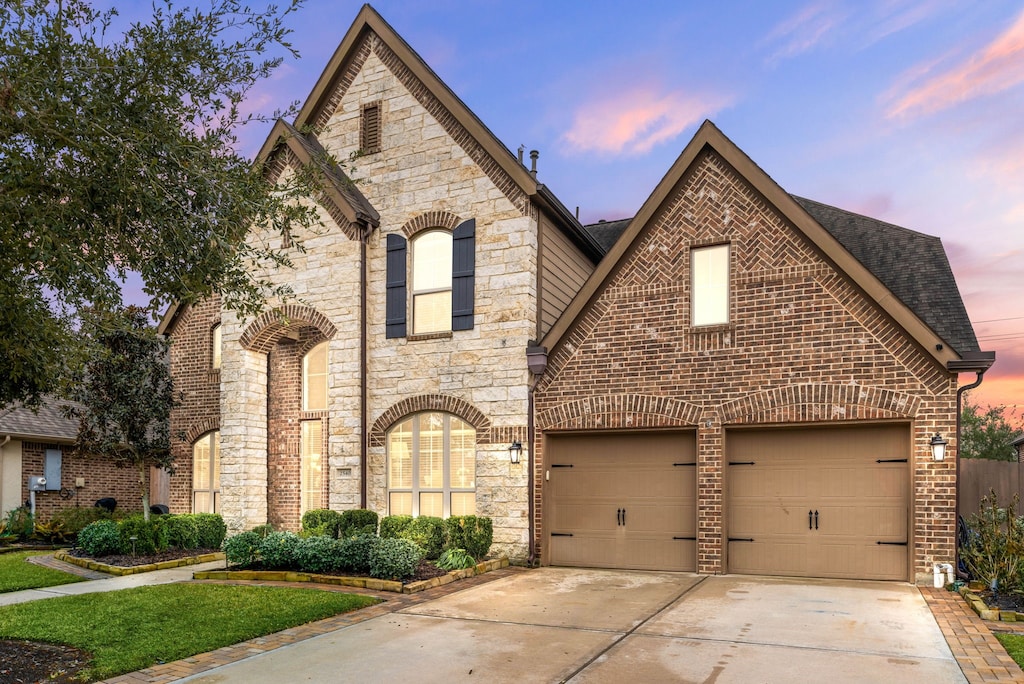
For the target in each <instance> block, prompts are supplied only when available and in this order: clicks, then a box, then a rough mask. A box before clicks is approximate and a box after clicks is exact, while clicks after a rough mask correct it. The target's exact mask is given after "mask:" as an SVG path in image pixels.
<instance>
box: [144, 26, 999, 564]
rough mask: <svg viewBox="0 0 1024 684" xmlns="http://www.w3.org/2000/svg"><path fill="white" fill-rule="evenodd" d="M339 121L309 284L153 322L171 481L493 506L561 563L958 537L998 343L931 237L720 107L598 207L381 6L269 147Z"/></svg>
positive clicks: (255, 506) (924, 556)
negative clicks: (765, 166) (971, 314)
mask: <svg viewBox="0 0 1024 684" xmlns="http://www.w3.org/2000/svg"><path fill="white" fill-rule="evenodd" d="M300 130H311V131H312V133H306V134H302V133H300V132H299V131H300ZM321 149H326V150H328V151H330V152H331V153H332V154H334V155H336V156H337V157H339V158H346V157H348V156H349V155H350V154H351V153H354V152H361V154H362V156H361V157H360V158H359V159H358V160H357V163H356V165H355V166H356V170H354V171H351V175H352V176H353V179H354V180H355V181H356V182H355V183H354V184H353V183H352V182H350V179H348V178H346V177H343V176H342V175H341V174H340V172H338V171H336V170H330V169H328V170H324V174H325V178H326V179H327V180H328V184H327V185H328V187H327V188H326V190H325V192H324V193H323V195H322V196H321V197H318V198H314V199H315V200H316V201H317V203H318V206H319V207H320V209H321V210H322V211H321V216H322V220H323V228H322V229H321V230H318V231H316V232H315V234H310V235H300V236H296V239H297V240H302V241H303V243H304V246H305V250H304V251H301V252H300V251H297V250H296V251H294V252H293V253H292V254H291V256H292V260H293V262H294V268H293V269H286V270H280V271H274V272H268V273H265V274H261V275H265V276H266V277H267V278H269V279H270V280H271V281H273V282H277V283H282V282H287V283H288V284H290V285H291V286H292V288H293V289H294V291H295V293H296V295H297V297H298V299H297V300H296V301H292V302H290V303H288V304H286V305H284V306H283V307H280V308H279V309H278V310H276V311H268V312H267V313H266V314H264V315H262V316H260V317H258V318H256V319H255V320H239V319H238V318H237V317H235V316H234V314H233V313H232V312H230V311H227V310H221V307H220V305H219V302H217V301H208V302H205V303H203V304H201V305H196V306H182V307H174V308H172V309H171V311H169V312H168V314H167V316H166V317H165V319H164V321H163V324H162V329H163V330H164V332H165V333H167V334H168V335H170V337H171V338H172V341H173V344H172V348H171V365H172V373H173V374H174V377H175V382H176V383H177V386H178V388H179V389H181V390H183V391H184V392H185V395H186V402H185V403H184V405H183V406H182V407H181V408H180V409H179V410H178V411H177V412H176V414H175V416H174V418H173V419H172V422H173V423H174V425H173V426H172V427H173V428H174V431H175V432H178V431H182V432H184V433H185V434H186V440H185V441H184V442H182V443H180V444H178V445H176V447H175V448H176V456H177V462H178V471H179V475H176V476H175V477H174V478H172V479H171V483H170V503H171V506H172V509H173V510H181V511H184V510H219V511H220V512H222V513H223V514H224V515H225V518H226V520H227V522H228V525H229V527H230V528H231V530H232V531H239V530H242V529H245V528H248V527H252V526H253V525H256V524H260V523H263V522H271V523H272V524H274V525H277V526H279V527H284V528H292V529H294V528H296V527H297V526H298V523H299V519H300V516H301V514H302V512H303V511H305V510H309V509H311V508H319V507H323V506H329V507H331V508H335V509H344V508H352V507H360V506H365V507H369V508H372V509H374V510H376V511H378V512H379V513H381V514H382V515H384V514H389V513H391V514H394V513H411V514H413V515H428V514H429V515H441V516H446V515H454V514H459V513H477V514H480V515H487V516H491V517H492V518H493V519H494V523H495V539H496V549H495V550H496V551H498V552H501V553H507V554H509V555H511V556H512V557H514V558H516V559H518V560H527V559H528V558H529V559H531V560H539V561H540V562H543V563H557V564H578V565H594V566H611V567H641V568H644V567H648V568H660V569H679V570H696V571H699V572H705V573H715V572H758V573H761V572H765V573H775V574H786V575H809V576H851V577H859V576H877V577H888V578H892V579H913V578H915V577H918V576H923V574H924V573H925V572H926V571H930V563H932V562H935V561H948V560H950V559H951V558H952V554H953V528H954V522H955V520H954V517H955V516H954V511H955V481H956V471H955V463H956V460H955V457H954V455H953V453H952V450H953V449H955V431H956V428H955V426H956V420H955V416H956V402H957V397H956V389H957V372H958V371H968V370H970V371H977V372H983V371H984V369H985V368H987V367H988V365H990V364H991V362H992V355H990V354H988V355H986V354H981V353H979V352H978V349H977V342H976V340H975V338H974V335H973V331H971V328H970V323H969V321H968V320H967V318H966V314H965V313H964V309H963V305H962V303H961V301H960V297H959V294H958V293H957V291H956V285H955V283H954V281H953V278H952V274H951V273H950V271H949V266H948V263H947V262H946V259H945V255H944V254H943V253H942V248H941V245H940V244H939V243H938V240H936V239H934V238H927V236H922V235H920V234H918V233H912V231H905V230H904V229H900V228H897V227H894V226H888V225H887V224H881V223H880V222H876V221H872V220H871V219H866V218H865V217H858V216H856V215H852V214H847V213H845V212H841V211H840V210H836V209H833V208H831V207H827V206H825V205H820V204H816V203H813V202H809V201H806V200H800V199H796V198H793V197H791V196H790V195H788V194H786V193H785V192H783V191H782V190H781V189H780V188H778V186H777V185H775V184H774V183H773V182H772V181H771V179H770V178H768V176H767V175H765V174H764V172H762V171H761V170H760V169H759V168H757V167H756V166H755V165H754V164H753V163H752V162H751V161H750V160H749V159H748V158H747V157H746V156H745V155H744V154H743V153H742V152H741V151H740V150H738V149H737V148H736V147H735V146H734V145H733V144H732V143H731V142H729V141H728V140H727V139H726V138H725V137H724V136H723V135H722V134H721V133H720V132H718V130H717V129H716V128H714V126H712V125H710V124H705V126H704V127H702V128H701V130H700V131H699V132H698V133H697V135H696V137H695V138H694V140H693V141H692V142H691V143H690V144H689V145H688V146H687V148H686V150H685V151H684V152H683V154H682V155H681V156H680V158H679V160H678V161H677V163H676V164H675V165H674V166H673V168H672V169H670V170H669V172H668V174H667V175H666V176H665V178H664V179H663V181H662V182H661V183H660V184H659V186H658V187H657V188H656V189H655V191H654V193H653V194H652V196H651V198H650V199H649V200H648V201H647V203H645V205H644V206H643V208H642V209H641V211H640V212H639V213H638V215H637V216H636V217H635V218H633V219H632V220H631V221H620V222H611V223H602V224H597V225H594V226H581V225H580V224H579V223H578V221H577V220H576V219H575V217H574V216H573V215H572V214H571V213H570V212H568V211H567V210H566V209H565V207H564V206H563V205H562V204H561V203H560V202H559V201H558V200H557V199H556V198H555V197H554V196H553V195H552V194H551V192H550V191H549V190H548V189H547V188H545V187H544V186H543V185H541V184H539V183H538V182H537V180H536V177H535V173H531V171H530V170H529V169H527V168H526V166H525V165H524V163H523V160H522V156H521V155H520V156H519V157H518V158H517V157H516V156H515V155H513V154H512V153H511V152H510V151H509V150H508V149H507V148H505V147H504V146H503V145H502V144H501V143H500V142H499V141H498V140H497V139H496V138H495V137H494V136H493V134H491V133H490V131H488V130H487V128H486V127H485V126H484V125H483V124H482V123H481V122H480V121H479V120H478V119H477V118H476V117H475V116H474V115H473V113H472V112H471V111H469V109H468V108H467V107H466V106H465V105H464V104H463V103H462V102H461V101H460V100H459V99H458V98H457V97H456V96H455V95H454V94H453V93H452V92H451V91H450V90H449V89H448V88H447V87H446V86H445V85H444V84H443V83H442V82H441V81H440V80H439V79H438V77H437V76H436V74H434V73H433V72H432V71H431V70H430V69H429V67H427V65H426V64H424V63H423V61H422V60H421V59H420V58H419V56H418V55H416V53H415V52H413V50H412V49H411V48H410V47H409V46H408V45H407V44H406V43H405V42H404V41H403V40H402V39H401V37H399V36H398V35H397V34H396V33H395V32H394V31H393V29H391V27H390V26H388V25H387V24H386V23H385V22H384V21H383V19H381V17H380V16H379V15H377V14H376V12H374V11H373V9H372V8H369V7H368V6H366V7H364V8H363V9H362V10H361V11H360V13H359V15H358V17H357V18H356V21H355V23H354V24H353V26H352V27H351V28H350V29H349V31H348V33H347V34H346V35H345V37H344V39H343V40H342V42H341V45H340V46H339V47H338V50H337V51H336V52H335V54H334V56H333V58H332V59H331V62H330V63H329V64H328V66H327V68H326V69H325V71H324V73H323V75H322V76H321V77H320V79H319V81H318V82H317V84H316V86H315V87H314V89H313V91H312V93H311V94H310V96H309V98H308V99H307V101H306V104H305V105H304V106H303V108H302V110H301V112H300V114H299V116H298V118H297V120H296V121H295V122H294V125H289V124H285V123H283V122H280V123H279V124H278V125H277V127H276V128H275V130H274V131H273V132H272V134H271V135H270V137H269V138H268V140H267V143H266V144H265V145H264V148H263V150H262V151H261V155H262V156H263V158H265V159H268V160H270V161H271V162H272V165H271V166H272V169H273V173H274V174H277V175H278V177H280V176H279V174H287V173H291V172H292V171H293V170H294V169H295V168H298V167H300V166H301V165H308V164H316V163H317V161H316V159H317V153H318V152H319V151H320V150H321ZM605 252H607V255H605ZM270 305H271V308H273V307H274V306H275V303H274V302H270ZM535 340H540V343H539V344H538V343H537V342H535ZM528 349H529V350H530V360H529V367H528V360H527V350H528ZM936 433H939V434H941V435H943V436H945V438H947V441H950V442H953V444H952V445H951V455H950V457H948V458H947V459H946V460H944V461H935V460H933V457H931V456H929V454H930V453H931V451H930V446H929V444H930V440H931V438H932V436H933V435H934V434H936ZM513 446H521V448H522V451H521V454H520V452H518V451H517V450H515V449H512V448H511V447H513ZM520 456H521V460H518V462H515V461H516V460H517V459H520ZM875 461H880V462H884V463H878V464H875ZM740 464H754V465H752V466H751V465H740ZM869 464H873V465H871V467H870V468H869V467H868V465H869ZM874 465H878V466H881V467H880V468H879V469H876V468H874ZM744 468H748V470H744ZM876 470H877V471H878V472H876ZM868 471H870V474H869V475H865V476H864V477H865V478H867V479H865V480H864V481H860V480H858V479H857V478H858V477H860V476H859V475H857V474H858V473H862V472H868ZM815 512H817V515H815ZM862 518H863V519H866V522H863V521H862V520H861V519H862ZM797 520H798V521H799V522H800V525H807V526H808V529H809V530H810V532H811V533H814V532H815V531H817V533H818V534H817V536H816V537H813V538H808V536H807V534H806V533H805V532H804V531H803V528H802V527H800V526H795V523H793V521H797ZM837 521H838V522H837ZM861 522H863V524H861ZM783 523H785V524H783ZM759 525H760V526H759ZM786 525H788V527H787V526H786ZM798 528H799V529H798ZM746 539H754V541H752V542H749V541H741V540H746ZM821 540H825V542H827V543H823V542H822V541H821ZM744 545H746V546H744ZM868 550H870V551H872V553H871V554H868V553H867V551H868ZM875 551H878V553H874V552H875ZM793 557H795V558H798V559H800V560H795V561H794V560H792V558H793ZM865 559H866V560H865Z"/></svg>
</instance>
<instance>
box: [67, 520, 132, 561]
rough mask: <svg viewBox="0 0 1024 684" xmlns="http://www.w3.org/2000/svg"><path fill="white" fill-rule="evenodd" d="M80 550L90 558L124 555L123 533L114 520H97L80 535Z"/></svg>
mask: <svg viewBox="0 0 1024 684" xmlns="http://www.w3.org/2000/svg"><path fill="white" fill-rule="evenodd" d="M77 544H78V548H80V549H82V550H83V551H85V552H86V553H87V554H89V555H90V556H96V557H98V556H111V555H114V554H119V553H123V550H122V547H121V531H120V530H119V529H118V526H117V523H116V522H114V521H113V520H97V521H96V522H94V523H89V524H88V525H86V526H85V527H84V528H82V531H81V532H79V533H78V542H77Z"/></svg>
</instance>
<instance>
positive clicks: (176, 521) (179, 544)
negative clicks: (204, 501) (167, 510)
mask: <svg viewBox="0 0 1024 684" xmlns="http://www.w3.org/2000/svg"><path fill="white" fill-rule="evenodd" d="M160 520H161V522H162V523H163V526H164V528H165V529H166V530H167V543H168V545H169V546H170V547H171V548H173V549H198V548H199V525H198V524H197V523H196V519H195V517H193V516H191V515H168V516H164V517H162V518H161V519H160Z"/></svg>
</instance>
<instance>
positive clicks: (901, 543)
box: [875, 541, 907, 546]
mask: <svg viewBox="0 0 1024 684" xmlns="http://www.w3.org/2000/svg"><path fill="white" fill-rule="evenodd" d="M875 543H876V544H878V545H879V546H906V545H907V542H884V541H880V542H875Z"/></svg>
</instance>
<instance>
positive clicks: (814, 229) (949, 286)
mask: <svg viewBox="0 0 1024 684" xmlns="http://www.w3.org/2000/svg"><path fill="white" fill-rule="evenodd" d="M705 148H711V149H713V150H714V151H715V152H716V153H717V154H718V155H719V156H721V157H722V158H723V159H724V160H725V161H727V162H728V163H729V164H730V165H731V166H732V167H733V168H734V169H735V170H736V172H737V173H738V174H740V175H741V176H742V177H743V178H744V179H745V180H746V181H747V182H748V183H750V184H751V186H753V188H754V189H755V190H757V191H758V192H759V193H761V195H763V196H764V197H765V199H767V200H768V202H769V203H771V204H772V205H773V206H774V207H775V208H776V209H777V210H778V211H779V212H781V214H782V215H783V216H784V217H785V218H787V219H788V220H789V221H790V222H791V223H792V224H793V225H794V226H795V227H796V229H797V230H798V231H800V232H801V233H802V234H803V235H805V236H806V237H807V238H808V239H809V240H810V241H811V242H812V244H814V245H815V246H816V247H817V248H818V249H819V250H820V251H821V253H822V254H823V255H824V256H825V257H826V258H828V259H829V260H831V261H832V262H833V263H834V264H835V265H836V267H837V268H838V269H840V270H841V271H842V272H844V273H845V274H846V275H847V276H848V277H849V278H851V279H852V280H853V281H854V283H855V284H856V285H857V286H858V287H859V288H860V289H861V290H863V291H864V293H865V294H866V295H867V296H868V297H870V298H871V299H873V300H874V301H875V302H876V303H877V304H878V306H880V307H881V308H882V309H883V310H884V311H885V312H886V313H887V314H889V315H890V316H891V317H892V318H893V319H894V320H895V321H896V322H897V323H898V324H900V325H901V326H902V327H903V329H904V330H906V331H907V333H908V334H909V335H910V336H911V337H912V338H914V339H915V340H916V341H917V342H918V343H919V344H920V345H921V347H922V348H923V349H924V350H926V351H927V352H928V353H929V354H931V355H932V356H933V357H934V358H935V360H936V361H938V362H939V363H940V364H942V365H943V367H947V368H948V367H950V364H951V363H952V364H954V365H955V366H956V370H976V369H975V368H973V366H974V365H978V366H981V367H984V368H988V367H989V366H990V365H991V363H992V354H991V352H978V343H977V340H976V339H975V337H974V331H973V328H972V327H971V324H970V320H969V319H968V318H967V314H966V311H965V310H964V307H963V302H962V301H961V300H960V294H959V291H958V290H957V288H956V282H955V280H954V279H953V274H952V272H951V271H950V269H949V262H948V261H947V260H946V256H945V252H944V251H943V250H942V244H941V242H940V241H939V240H938V239H937V238H931V237H929V236H926V235H922V234H920V233H914V232H913V231H909V230H906V229H905V228H900V227H899V226H893V225H891V224H885V223H883V222H881V221H875V220H874V219H869V218H867V217H863V216H858V215H857V214H850V213H849V212H844V211H842V210H841V209H835V208H834V207H829V206H827V205H823V204H819V203H816V202H811V201H810V200H803V199H800V198H795V197H793V196H791V195H789V194H788V193H787V192H786V191H785V190H783V189H782V188H781V187H780V186H779V185H778V184H777V183H776V182H775V181H774V180H772V179H771V177H770V176H768V174H767V173H765V172H764V171H763V170H762V169H761V168H760V167H759V166H757V164H755V163H754V162H753V160H751V159H750V157H748V156H747V155H746V154H745V153H744V152H743V151H742V150H741V149H739V147H737V146H736V144H735V143H733V142H732V141H731V140H729V139H728V138H727V137H726V136H725V135H724V134H723V133H722V132H721V131H720V130H719V129H718V128H717V127H716V126H715V125H714V124H713V123H711V122H710V121H705V122H704V123H703V124H702V125H701V127H700V129H698V131H697V133H696V134H695V135H694V136H693V138H692V139H691V140H690V142H689V144H687V146H686V148H685V149H684V150H683V152H682V153H681V154H680V155H679V157H678V158H677V159H676V161H675V163H673V165H672V167H671V168H670V169H669V171H668V173H666V174H665V176H664V177H663V178H662V179H661V181H660V182H659V183H658V186H657V187H656V188H655V189H654V192H652V193H651V196H650V197H648V198H647V200H646V201H645V202H644V204H643V206H642V207H641V208H640V211H639V212H637V215H636V216H634V217H633V218H632V219H631V220H622V221H615V222H607V223H605V224H596V225H597V226H604V228H597V229H595V224H591V225H590V226H588V227H587V228H588V229H589V230H591V232H592V234H595V235H597V234H601V241H602V242H609V241H612V242H613V244H612V245H611V247H610V249H609V251H608V253H607V255H606V256H605V258H604V259H603V260H602V261H601V263H600V264H598V267H597V269H595V271H594V273H593V274H592V275H591V276H590V278H589V279H588V280H587V282H586V283H584V285H583V288H582V289H581V290H580V292H579V293H578V294H577V295H576V297H575V298H573V301H572V302H571V303H570V304H569V306H568V307H567V308H566V310H565V311H564V312H563V314H562V316H561V317H560V318H559V319H558V321H556V322H555V325H554V326H552V328H551V330H549V331H548V334H547V335H546V336H545V337H544V339H543V340H542V341H541V344H542V345H544V346H545V347H547V348H548V349H549V350H551V351H553V350H554V349H555V348H556V347H557V346H558V344H559V343H560V341H561V340H562V337H563V336H564V335H565V333H566V332H568V330H569V329H570V328H571V327H572V325H573V322H574V321H575V320H576V318H577V317H578V316H579V315H580V314H581V313H582V312H583V311H584V309H585V308H586V307H587V306H588V305H589V304H590V302H591V301H593V300H594V299H596V298H597V297H598V296H599V295H600V293H601V290H603V288H604V285H605V283H607V282H608V281H609V279H610V278H611V277H612V276H613V275H614V274H615V272H616V270H617V268H618V265H619V262H620V261H621V260H623V258H624V256H625V255H626V254H627V253H628V252H629V251H630V248H631V245H632V244H633V242H634V241H635V240H636V239H637V238H638V237H639V235H640V233H641V231H642V230H643V229H644V227H645V226H646V225H647V223H648V222H649V221H650V220H651V219H652V218H653V217H654V216H655V214H656V213H657V212H658V211H659V209H660V207H661V206H662V204H663V203H664V202H665V201H666V200H668V199H669V198H670V196H671V195H672V194H673V191H674V190H675V188H676V187H677V186H678V185H679V183H680V182H681V181H682V180H683V178H684V176H685V174H686V172H687V170H688V169H689V168H690V167H691V165H692V164H693V163H694V162H695V161H696V160H697V159H698V157H699V156H700V155H701V153H702V152H703V151H704V150H705ZM623 223H625V224H626V226H625V228H624V230H623V231H622V234H621V236H620V237H619V238H618V239H617V240H614V237H615V236H614V232H615V231H616V230H618V229H619V228H621V227H622V224H623ZM862 233H866V234H862ZM894 240H895V241H896V243H898V245H899V246H898V247H897V250H898V251H900V253H901V254H902V255H903V256H904V257H908V258H910V260H911V261H913V260H915V259H918V260H921V261H923V262H924V263H922V264H917V263H915V264H914V265H913V266H910V267H908V266H907V264H906V263H905V262H903V261H901V260H900V259H899V258H898V256H897V255H895V254H892V253H889V254H876V252H886V250H891V249H892V247H893V245H892V241H894ZM936 289H941V290H943V291H942V292H941V293H940V292H918V290H936ZM981 357H984V358H981ZM968 359H970V361H969V362H968ZM965 362H968V365H970V366H972V367H971V368H967V367H965V366H964V364H965Z"/></svg>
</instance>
